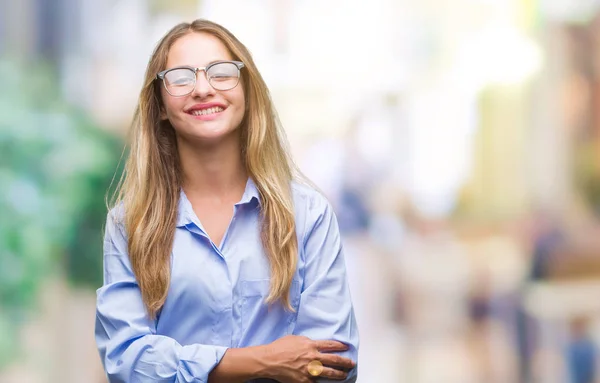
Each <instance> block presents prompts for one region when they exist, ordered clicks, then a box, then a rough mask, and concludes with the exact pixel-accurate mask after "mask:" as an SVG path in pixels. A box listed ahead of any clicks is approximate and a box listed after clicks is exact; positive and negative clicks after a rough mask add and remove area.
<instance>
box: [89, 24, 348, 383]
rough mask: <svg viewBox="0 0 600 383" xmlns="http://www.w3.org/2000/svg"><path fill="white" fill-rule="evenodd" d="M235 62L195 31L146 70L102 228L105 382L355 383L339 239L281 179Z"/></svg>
mask: <svg viewBox="0 0 600 383" xmlns="http://www.w3.org/2000/svg"><path fill="white" fill-rule="evenodd" d="M283 143H284V139H283V134H282V132H281V131H280V130H279V124H278V121H277V119H276V113H275V111H274V109H273V105H272V103H271V100H270V97H269V93H268V90H267V87H266V85H265V83H264V81H263V79H262V78H261V76H260V74H259V72H258V70H257V69H256V66H255V65H254V62H253V61H252V57H251V56H250V53H249V52H248V50H247V49H246V48H245V47H244V45H242V44H241V43H240V42H239V41H238V40H237V39H236V38H235V37H234V36H233V35H232V34H231V33H230V32H229V31H227V30H226V29H225V28H223V27H221V26H219V25H217V24H215V23H212V22H209V21H206V20H196V21H194V22H193V23H191V24H186V23H184V24H180V25H177V26H176V27H174V28H173V29H172V30H171V31H170V32H169V33H167V35H166V36H165V37H164V38H163V39H162V40H161V41H160V42H159V44H158V46H157V48H156V50H155V52H154V53H153V55H152V57H151V59H150V62H149V64H148V68H147V72H146V78H145V84H144V87H143V89H142V91H141V95H140V99H139V105H138V107H137V110H136V113H135V117H134V121H133V124H132V139H131V148H130V149H131V150H130V152H129V158H128V162H127V165H126V171H125V174H124V177H123V179H122V180H121V182H120V184H119V193H118V196H117V201H116V203H115V206H116V207H115V208H113V209H111V211H110V213H109V217H108V219H107V226H106V236H105V241H104V285H103V286H102V288H100V289H99V290H98V300H97V319H96V342H97V345H98V349H99V352H100V355H101V358H102V362H103V364H104V368H105V370H106V373H107V375H108V377H109V380H110V382H127V383H130V382H147V381H148V382H157V381H160V382H210V383H219V382H228V383H229V382H245V381H248V380H253V379H272V380H275V381H279V382H312V381H314V380H315V379H317V378H315V377H317V376H318V377H319V378H318V379H325V380H328V379H335V380H345V381H348V382H353V381H355V380H356V359H357V352H358V332H357V328H356V322H355V319H354V312H353V308H352V303H351V299H350V293H349V290H348V285H347V281H346V271H345V265H344V259H343V252H342V247H341V243H340V236H339V231H338V226H337V222H336V218H335V215H334V213H333V212H332V210H331V206H330V205H329V204H328V202H327V201H326V200H325V198H323V197H322V196H321V195H320V194H318V193H317V192H315V191H314V190H313V189H311V188H310V187H308V186H303V185H300V184H299V183H297V182H296V181H294V180H293V174H294V173H295V172H294V169H293V166H292V162H291V161H290V159H289V156H288V153H287V152H286V150H285V146H284V144H283Z"/></svg>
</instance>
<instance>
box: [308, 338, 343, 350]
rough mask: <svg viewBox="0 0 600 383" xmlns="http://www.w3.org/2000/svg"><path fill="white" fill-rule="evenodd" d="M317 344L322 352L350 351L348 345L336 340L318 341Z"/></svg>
mask: <svg viewBox="0 0 600 383" xmlns="http://www.w3.org/2000/svg"><path fill="white" fill-rule="evenodd" d="M315 343H316V346H317V350H319V351H320V352H331V351H346V350H347V349H348V346H347V345H345V344H344V343H342V342H338V341H336V340H316V341H315Z"/></svg>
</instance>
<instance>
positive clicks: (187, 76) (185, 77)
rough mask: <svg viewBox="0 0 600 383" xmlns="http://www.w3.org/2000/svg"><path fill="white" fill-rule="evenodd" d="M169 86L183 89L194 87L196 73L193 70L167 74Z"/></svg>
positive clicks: (182, 69) (180, 70)
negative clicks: (182, 87)
mask: <svg viewBox="0 0 600 383" xmlns="http://www.w3.org/2000/svg"><path fill="white" fill-rule="evenodd" d="M165 81H166V83H167V86H173V87H181V86H189V85H193V84H194V81H195V73H194V71H193V70H191V69H185V68H181V69H173V70H170V71H168V72H167V73H166V74H165Z"/></svg>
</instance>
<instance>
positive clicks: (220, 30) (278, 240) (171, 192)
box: [113, 19, 298, 318]
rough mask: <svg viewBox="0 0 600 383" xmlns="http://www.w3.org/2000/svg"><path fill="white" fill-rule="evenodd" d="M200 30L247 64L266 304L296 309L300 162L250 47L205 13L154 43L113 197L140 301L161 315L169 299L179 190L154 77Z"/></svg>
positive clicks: (247, 152) (248, 130)
mask: <svg viewBox="0 0 600 383" xmlns="http://www.w3.org/2000/svg"><path fill="white" fill-rule="evenodd" d="M194 32H202V33H209V34H211V35H213V36H215V37H217V38H219V39H220V40H221V42H222V43H223V44H224V45H225V46H226V47H227V48H228V50H229V52H230V53H231V55H232V57H233V59H234V60H239V61H242V62H243V63H244V65H245V68H244V69H242V75H241V81H242V85H243V87H244V92H245V95H246V97H245V99H246V113H245V116H244V119H243V121H242V124H241V126H240V130H241V136H242V140H241V146H242V158H243V160H244V163H245V166H246V169H247V171H248V174H249V175H250V177H252V179H253V180H254V182H255V184H256V187H257V189H258V192H259V195H260V200H261V217H262V223H261V224H262V227H261V241H262V245H263V248H264V250H265V253H266V255H267V257H268V259H269V262H270V267H271V289H270V292H269V296H268V297H267V302H269V303H273V302H275V301H277V300H280V301H281V303H282V304H283V305H284V306H285V307H286V308H288V309H289V310H292V307H291V305H290V300H289V291H290V286H291V283H292V279H293V276H294V273H295V271H296V264H297V254H298V243H297V238H296V230H295V229H296V228H295V222H294V209H293V201H292V193H291V185H290V184H291V181H292V179H293V177H294V176H295V174H296V171H297V168H296V167H295V166H294V164H293V161H291V158H290V156H289V151H288V148H287V144H286V140H285V135H284V134H283V131H282V129H281V126H280V123H279V120H278V118H277V114H276V112H275V109H274V107H273V103H272V101H271V98H270V95H269V91H268V89H267V86H266V84H265V82H264V80H263V79H262V77H261V75H260V73H259V72H258V69H257V68H256V65H255V64H254V61H253V60H252V56H251V54H250V52H249V51H248V49H247V48H246V47H245V46H244V45H243V44H242V43H241V42H240V41H238V39H237V38H236V37H235V36H234V35H233V34H232V33H231V32H229V31H228V30H227V29H225V28H224V27H222V26H220V25H218V24H215V23H213V22H210V21H207V20H202V19H200V20H195V21H194V22H192V23H181V24H179V25H177V26H175V27H174V28H173V29H171V31H169V32H168V33H167V34H166V35H165V36H164V37H163V38H162V40H161V41H160V42H159V43H158V45H157V46H156V49H155V50H154V53H153V54H152V57H151V58H150V61H149V63H148V67H147V69H146V75H145V80H144V86H143V88H142V90H141V93H140V97H139V103H138V106H137V108H136V110H135V114H134V118H133V122H132V126H131V131H130V133H131V137H130V152H129V156H128V159H127V162H126V165H125V171H124V173H123V175H122V177H121V179H120V181H119V184H118V185H117V190H116V191H115V194H114V196H113V207H114V206H117V205H121V204H122V205H123V210H124V214H125V216H124V224H125V229H126V232H127V235H128V250H129V259H130V261H131V265H132V268H133V271H134V273H135V276H136V279H137V281H138V284H139V287H140V290H141V294H142V299H143V301H144V304H145V306H146V308H147V311H148V315H149V316H150V317H151V318H155V317H156V314H157V312H158V311H159V310H160V308H161V307H162V306H163V304H164V303H165V300H166V298H167V292H168V289H169V284H170V274H171V273H170V256H171V251H172V247H173V239H174V236H175V226H176V220H177V207H178V204H179V195H180V188H181V168H180V164H179V158H178V153H177V141H176V137H175V131H174V129H173V127H172V126H171V124H170V123H169V121H168V120H167V121H164V120H163V121H161V118H160V111H161V103H162V99H161V93H160V86H162V84H161V83H160V82H159V81H155V78H156V74H157V73H158V72H160V71H161V70H163V69H165V68H164V67H165V65H166V63H167V56H168V54H169V50H170V48H171V46H172V45H173V43H174V42H175V41H176V40H177V39H179V38H181V37H182V36H184V35H186V34H188V33H194Z"/></svg>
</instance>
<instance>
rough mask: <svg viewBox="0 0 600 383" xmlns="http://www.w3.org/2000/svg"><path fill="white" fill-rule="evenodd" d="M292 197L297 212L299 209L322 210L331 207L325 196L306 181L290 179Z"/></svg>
mask: <svg viewBox="0 0 600 383" xmlns="http://www.w3.org/2000/svg"><path fill="white" fill-rule="evenodd" d="M292 197H293V199H294V206H295V208H296V212H297V213H298V212H299V211H311V212H324V211H325V210H328V209H331V205H330V203H329V200H327V197H325V195H323V193H321V192H320V191H319V190H317V189H316V188H315V187H313V186H311V185H308V184H307V183H302V182H300V181H292Z"/></svg>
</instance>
